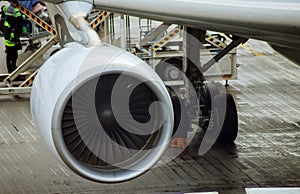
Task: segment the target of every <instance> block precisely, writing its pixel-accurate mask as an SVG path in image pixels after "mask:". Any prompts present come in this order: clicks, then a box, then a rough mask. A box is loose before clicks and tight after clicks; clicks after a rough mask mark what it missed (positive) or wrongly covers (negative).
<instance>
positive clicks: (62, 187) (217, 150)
mask: <svg viewBox="0 0 300 194" xmlns="http://www.w3.org/2000/svg"><path fill="white" fill-rule="evenodd" d="M238 62H239V63H240V64H241V66H240V68H239V72H238V74H239V79H238V80H236V81H230V82H229V84H230V86H229V87H228V90H229V91H230V92H231V93H232V94H234V97H235V99H236V103H237V108H238V113H239V130H240V131H239V135H238V138H237V140H236V143H235V145H232V146H215V147H213V148H212V149H211V150H210V151H209V152H208V153H207V154H205V155H204V156H197V155H194V154H193V155H186V156H185V157H178V158H176V159H175V160H173V161H171V162H169V163H167V164H164V165H157V166H156V167H154V168H153V169H151V170H150V171H148V172H147V173H146V174H144V175H142V176H140V177H138V178H136V179H134V180H131V181H128V182H124V183H118V184H101V183H95V182H91V181H88V180H85V179H83V178H81V177H79V176H77V175H75V174H74V173H73V172H71V171H70V170H68V169H67V168H66V167H65V166H64V165H62V164H61V163H60V162H59V161H58V160H57V159H55V158H54V157H53V156H52V154H51V153H50V152H49V151H48V149H47V148H46V146H45V144H44V142H43V140H42V138H41V137H40V135H39V132H38V130H37V129H36V128H35V127H34V125H33V123H32V121H31V115H30V107H29V101H28V98H26V97H24V98H18V99H16V98H13V97H9V96H6V97H0V193H157V192H159V193H163V192H204V191H218V192H219V193H238V194H240V193H245V188H252V187H296V186H300V141H299V140H300V66H297V65H295V64H293V63H292V62H290V61H289V60H287V59H285V58H284V57H282V56H281V55H279V54H278V53H276V52H275V51H274V50H272V49H271V48H270V47H269V46H268V45H267V44H266V43H264V42H260V41H253V40H250V41H249V42H248V43H247V44H246V45H244V46H242V47H240V48H239V49H238Z"/></svg>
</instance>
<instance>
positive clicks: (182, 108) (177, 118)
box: [167, 87, 189, 138]
mask: <svg viewBox="0 0 300 194" xmlns="http://www.w3.org/2000/svg"><path fill="white" fill-rule="evenodd" d="M167 89H168V92H169V94H170V97H171V100H172V105H173V111H174V128H173V135H172V136H173V138H178V137H183V138H186V137H187V132H188V129H189V117H188V112H187V107H186V105H185V102H184V100H182V99H180V98H179V97H178V96H177V94H176V92H175V91H174V89H172V88H170V87H167Z"/></svg>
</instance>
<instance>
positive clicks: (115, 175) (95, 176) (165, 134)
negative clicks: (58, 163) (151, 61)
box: [51, 70, 174, 183]
mask: <svg viewBox="0 0 300 194" xmlns="http://www.w3.org/2000/svg"><path fill="white" fill-rule="evenodd" d="M123 73H125V74H126V75H128V76H132V77H134V78H136V79H139V80H148V81H151V82H147V85H148V86H149V88H150V89H151V90H152V91H153V92H154V94H155V95H156V96H157V98H158V100H159V101H161V102H163V103H164V104H165V105H166V106H165V107H166V108H167V110H166V111H167V112H168V113H170V114H167V117H166V122H165V124H164V125H163V128H162V132H161V136H160V137H159V138H158V142H157V145H158V146H157V147H156V148H155V149H153V150H152V151H150V152H149V154H147V155H146V156H145V157H143V158H142V159H141V160H140V161H138V162H137V163H136V164H135V169H134V170H132V169H117V170H116V169H113V170H102V169H95V168H92V167H89V166H86V165H84V164H82V163H80V162H79V161H77V160H76V159H75V157H74V156H73V155H72V154H71V153H70V152H69V150H68V148H67V147H66V145H65V143H64V138H63V135H62V132H61V131H62V129H61V122H62V115H63V111H64V109H65V107H66V104H67V102H68V101H69V99H70V98H71V96H72V93H73V92H74V91H76V90H77V89H78V88H80V87H81V86H82V85H84V84H85V83H87V82H88V81H90V80H92V79H95V78H98V77H100V76H104V75H109V74H123ZM86 75H89V76H88V77H87V76H86ZM76 83H78V84H77V86H76V87H75V88H74V83H73V82H70V83H69V84H68V85H67V86H66V87H65V88H64V90H63V92H62V93H61V95H60V96H59V98H58V100H57V102H56V104H55V106H54V111H53V115H52V124H51V126H52V127H51V129H52V136H53V142H54V145H55V148H56V150H57V153H58V155H59V156H60V158H61V160H62V161H63V162H64V163H65V164H66V165H67V166H68V167H69V168H70V169H71V170H73V171H74V172H75V173H77V174H79V175H81V176H83V177H85V178H87V179H89V180H92V181H96V182H105V183H115V182H123V181H127V180H130V179H133V178H135V177H137V176H139V175H141V174H143V173H144V172H146V171H147V170H149V169H150V168H151V167H152V166H154V164H155V163H156V162H157V161H158V160H159V159H160V158H161V156H162V155H163V153H164V151H165V149H166V148H167V146H168V142H169V140H170V138H171V135H172V129H173V122H174V115H173V107H172V103H171V99H170V96H169V94H168V92H167V90H166V89H165V88H164V86H163V87H162V84H163V83H162V82H159V81H154V82H153V79H151V78H149V77H146V78H145V75H143V76H142V75H140V74H138V73H135V72H131V71H128V72H127V71H126V72H125V71H123V70H108V71H104V72H101V73H99V72H96V71H94V70H91V71H90V72H87V73H85V74H84V75H79V77H77V78H76ZM162 89H163V90H162ZM162 91H163V92H162ZM137 169H138V170H137Z"/></svg>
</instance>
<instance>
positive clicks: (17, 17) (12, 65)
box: [1, 0, 25, 73]
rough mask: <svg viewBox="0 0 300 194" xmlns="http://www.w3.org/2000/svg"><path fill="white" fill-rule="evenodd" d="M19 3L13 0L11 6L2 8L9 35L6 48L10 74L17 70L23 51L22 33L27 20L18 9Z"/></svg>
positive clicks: (6, 35)
mask: <svg viewBox="0 0 300 194" xmlns="http://www.w3.org/2000/svg"><path fill="white" fill-rule="evenodd" d="M17 5H18V2H17V1H16V0H11V1H10V5H9V6H7V5H4V6H2V8H1V10H2V18H3V19H4V26H6V27H7V29H8V30H7V33H5V34H4V38H5V48H6V65H7V70H8V72H9V73H11V72H13V71H14V70H15V69H16V68H17V59H18V50H21V49H22V46H21V42H20V35H21V32H22V21H23V19H24V18H25V16H24V15H22V14H21V12H20V10H19V9H18V8H17Z"/></svg>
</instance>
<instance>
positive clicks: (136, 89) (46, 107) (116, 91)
mask: <svg viewBox="0 0 300 194" xmlns="http://www.w3.org/2000/svg"><path fill="white" fill-rule="evenodd" d="M31 112H32V117H33V121H34V123H35V125H36V127H37V128H38V129H39V130H40V132H41V134H42V136H43V137H44V139H45V141H46V144H47V145H48V147H49V148H50V149H51V150H52V151H53V153H54V154H55V155H56V156H57V157H58V158H59V159H61V160H62V161H63V163H65V164H66V165H67V166H68V167H69V168H70V169H71V170H73V171H74V172H75V173H77V174H79V175H81V176H83V177H85V178H88V179H90V180H93V181H98V182H111V183H113V182H121V181H126V180H129V179H132V178H135V177H136V176H139V175H141V174H142V173H144V172H146V171H147V170H148V169H150V168H151V167H152V166H153V165H154V164H155V163H156V162H157V161H158V160H159V159H160V157H161V156H162V154H163V153H164V151H165V149H166V148H167V146H168V145H169V140H170V138H171V136H172V131H173V122H174V114H173V107H172V102H171V99H170V97H169V94H168V91H167V89H166V88H165V86H164V84H163V82H162V81H161V80H160V78H159V76H158V75H157V74H156V73H155V72H154V71H153V70H152V69H151V68H150V67H149V66H148V65H147V64H146V63H144V62H143V61H142V60H140V59H139V58H138V57H136V56H134V55H132V54H130V53H128V52H126V51H124V50H121V49H119V48H116V47H113V46H110V45H99V46H94V47H88V48H86V47H84V46H82V45H81V44H78V43H70V44H69V45H67V46H66V48H64V49H62V50H60V51H59V52H57V53H56V54H54V55H53V56H52V57H51V58H50V59H49V60H47V61H46V63H45V64H44V65H43V67H42V68H41V70H40V72H39V74H38V76H37V77H36V79H35V82H34V85H33V87H32V92H31Z"/></svg>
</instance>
